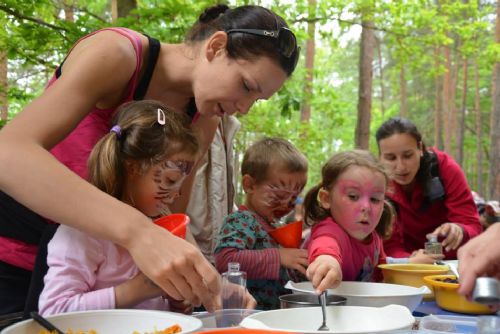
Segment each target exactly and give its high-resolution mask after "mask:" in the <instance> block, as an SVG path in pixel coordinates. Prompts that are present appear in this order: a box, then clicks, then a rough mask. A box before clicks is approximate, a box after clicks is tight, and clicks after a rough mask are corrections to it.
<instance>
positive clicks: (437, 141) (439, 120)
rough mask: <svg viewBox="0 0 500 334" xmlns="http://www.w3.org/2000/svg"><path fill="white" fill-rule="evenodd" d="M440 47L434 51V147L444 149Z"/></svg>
mask: <svg viewBox="0 0 500 334" xmlns="http://www.w3.org/2000/svg"><path fill="white" fill-rule="evenodd" d="M439 52H440V48H439V46H436V49H435V50H434V66H435V68H436V78H435V80H434V85H435V89H434V91H435V95H436V100H435V104H434V146H436V147H437V148H438V149H440V150H442V149H443V114H442V108H441V106H442V102H443V101H442V98H441V75H440V74H439V63H440V62H439Z"/></svg>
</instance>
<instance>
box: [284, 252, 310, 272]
mask: <svg viewBox="0 0 500 334" xmlns="http://www.w3.org/2000/svg"><path fill="white" fill-rule="evenodd" d="M279 253H280V264H281V266H282V267H285V268H290V269H295V270H298V271H300V272H301V273H302V274H303V275H305V274H306V268H307V266H308V264H309V261H308V260H307V249H298V248H279Z"/></svg>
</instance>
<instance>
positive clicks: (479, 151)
mask: <svg viewBox="0 0 500 334" xmlns="http://www.w3.org/2000/svg"><path fill="white" fill-rule="evenodd" d="M474 92H475V93H474V113H475V115H476V163H477V176H476V191H477V192H478V193H479V194H481V195H482V196H484V187H483V147H482V136H483V131H482V127H481V123H482V117H481V104H480V99H481V96H480V94H479V68H478V65H477V59H476V60H475V61H474Z"/></svg>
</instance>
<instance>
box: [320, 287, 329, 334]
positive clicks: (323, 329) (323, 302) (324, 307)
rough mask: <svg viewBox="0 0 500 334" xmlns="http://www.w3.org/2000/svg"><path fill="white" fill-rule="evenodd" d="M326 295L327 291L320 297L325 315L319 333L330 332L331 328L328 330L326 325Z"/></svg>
mask: <svg viewBox="0 0 500 334" xmlns="http://www.w3.org/2000/svg"><path fill="white" fill-rule="evenodd" d="M326 293H327V291H326V290H325V291H324V292H323V293H322V294H321V295H319V296H318V298H319V303H320V305H321V312H322V313H323V323H322V324H321V326H319V328H318V330H319V331H329V330H330V328H328V326H327V325H326Z"/></svg>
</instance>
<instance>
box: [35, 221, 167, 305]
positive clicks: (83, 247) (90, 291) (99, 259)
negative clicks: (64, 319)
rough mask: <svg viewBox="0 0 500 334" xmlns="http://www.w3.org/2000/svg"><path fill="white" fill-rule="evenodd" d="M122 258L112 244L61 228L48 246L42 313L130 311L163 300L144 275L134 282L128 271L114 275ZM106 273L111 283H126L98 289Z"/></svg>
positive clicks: (76, 231) (120, 269)
mask: <svg viewBox="0 0 500 334" xmlns="http://www.w3.org/2000/svg"><path fill="white" fill-rule="evenodd" d="M122 252H123V251H122ZM121 258H123V255H122V254H120V251H119V250H117V248H116V246H115V245H113V244H112V243H110V242H106V241H99V240H97V239H94V238H92V237H90V236H88V235H86V234H84V233H81V232H79V231H78V230H75V229H73V228H68V227H65V226H62V227H60V228H59V230H58V232H57V233H56V234H55V236H54V238H53V239H52V240H51V242H50V243H49V246H48V255H47V264H48V265H49V270H48V272H47V275H46V277H45V286H44V290H43V291H42V293H41V295H40V299H39V308H40V313H41V314H43V315H50V314H57V313H63V312H72V311H85V310H100V309H114V308H130V307H133V306H135V305H137V304H139V303H141V302H143V301H145V300H147V299H151V298H154V297H160V296H161V294H162V290H161V289H160V288H159V287H158V286H156V285H154V284H153V283H152V281H151V280H149V278H147V277H146V276H144V274H142V273H141V272H139V273H138V274H137V275H135V277H133V278H131V279H128V278H126V276H127V273H126V272H123V270H129V269H128V268H124V267H120V266H118V267H116V268H114V270H115V271H114V272H110V271H109V270H110V269H112V266H114V265H116V264H117V262H116V261H115V260H116V259H121ZM104 266H106V267H107V268H104ZM103 269H104V270H108V276H107V277H106V278H107V279H108V281H110V282H111V281H119V280H120V278H121V277H123V279H122V280H123V282H122V283H120V284H117V285H116V286H108V287H103V288H95V286H96V284H97V281H98V277H99V275H101V276H102V275H103V274H102V273H99V271H100V270H103ZM101 280H102V277H101ZM165 306H166V304H165ZM165 309H166V308H165Z"/></svg>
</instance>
